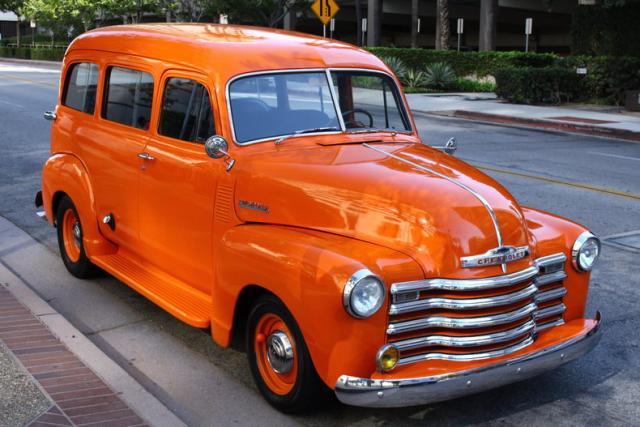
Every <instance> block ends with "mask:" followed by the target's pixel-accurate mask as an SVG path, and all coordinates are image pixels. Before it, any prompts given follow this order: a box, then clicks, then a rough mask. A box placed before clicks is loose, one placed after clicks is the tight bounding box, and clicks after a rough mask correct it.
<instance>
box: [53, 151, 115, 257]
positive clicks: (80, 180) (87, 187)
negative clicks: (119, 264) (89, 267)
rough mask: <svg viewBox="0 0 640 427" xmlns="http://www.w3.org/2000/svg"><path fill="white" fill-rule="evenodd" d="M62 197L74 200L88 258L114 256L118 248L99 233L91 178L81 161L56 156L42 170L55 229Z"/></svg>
mask: <svg viewBox="0 0 640 427" xmlns="http://www.w3.org/2000/svg"><path fill="white" fill-rule="evenodd" d="M62 194H66V195H68V196H69V197H70V198H71V200H72V201H73V204H74V205H75V207H76V210H77V211H78V215H79V216H80V222H81V223H82V237H83V245H84V249H85V251H86V253H87V256H88V257H89V258H91V257H92V256H97V255H106V254H111V253H115V251H116V249H117V247H116V246H115V245H113V244H112V243H110V242H109V241H107V240H106V239H105V238H104V237H103V236H102V234H101V233H100V230H99V229H98V222H97V221H98V220H97V214H96V211H95V203H94V196H93V189H92V186H91V179H90V178H89V174H88V173H87V170H86V168H85V167H84V165H83V164H82V162H81V161H80V159H78V158H77V157H76V156H74V155H72V154H54V155H53V156H51V157H49V159H48V160H47V162H46V163H45V165H44V168H43V170H42V201H43V205H44V210H45V213H46V217H47V221H48V222H49V223H50V224H51V225H56V224H55V216H56V213H55V212H54V206H53V202H54V200H56V199H57V197H59V196H60V195H62Z"/></svg>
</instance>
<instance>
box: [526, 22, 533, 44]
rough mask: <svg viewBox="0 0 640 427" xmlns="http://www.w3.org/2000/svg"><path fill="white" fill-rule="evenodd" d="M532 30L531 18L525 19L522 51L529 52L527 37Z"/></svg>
mask: <svg viewBox="0 0 640 427" xmlns="http://www.w3.org/2000/svg"><path fill="white" fill-rule="evenodd" d="M532 30H533V18H527V20H526V21H525V23H524V37H525V38H524V51H525V52H529V36H530V35H531V33H532Z"/></svg>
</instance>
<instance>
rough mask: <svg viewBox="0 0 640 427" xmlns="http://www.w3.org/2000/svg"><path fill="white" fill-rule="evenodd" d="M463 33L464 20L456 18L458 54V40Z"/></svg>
mask: <svg viewBox="0 0 640 427" xmlns="http://www.w3.org/2000/svg"><path fill="white" fill-rule="evenodd" d="M463 33H464V19H462V18H458V52H460V40H461V38H462V34H463Z"/></svg>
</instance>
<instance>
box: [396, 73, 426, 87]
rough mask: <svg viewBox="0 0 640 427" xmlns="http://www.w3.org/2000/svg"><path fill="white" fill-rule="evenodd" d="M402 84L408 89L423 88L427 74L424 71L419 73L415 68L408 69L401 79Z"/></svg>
mask: <svg viewBox="0 0 640 427" xmlns="http://www.w3.org/2000/svg"><path fill="white" fill-rule="evenodd" d="M401 81H402V84H403V85H405V86H406V87H410V88H412V89H415V88H417V87H422V86H424V85H425V83H426V74H425V72H424V71H419V70H417V69H415V68H408V69H407V70H406V71H405V73H404V77H403V78H402V79H401Z"/></svg>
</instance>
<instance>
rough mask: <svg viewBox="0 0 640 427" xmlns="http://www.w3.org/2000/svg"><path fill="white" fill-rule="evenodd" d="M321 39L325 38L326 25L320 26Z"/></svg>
mask: <svg viewBox="0 0 640 427" xmlns="http://www.w3.org/2000/svg"><path fill="white" fill-rule="evenodd" d="M322 37H327V26H326V25H323V26H322Z"/></svg>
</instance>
